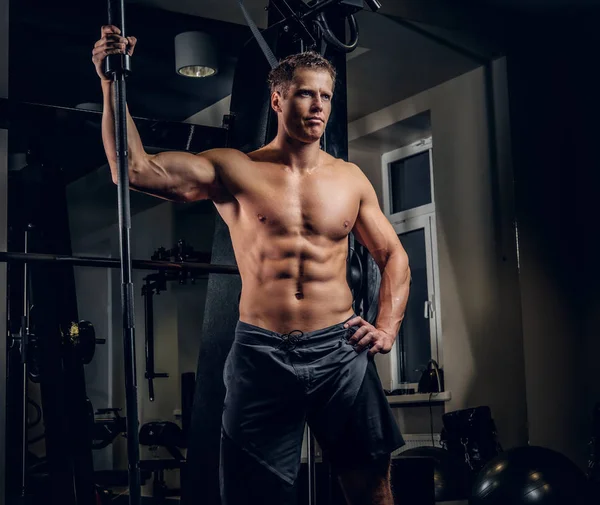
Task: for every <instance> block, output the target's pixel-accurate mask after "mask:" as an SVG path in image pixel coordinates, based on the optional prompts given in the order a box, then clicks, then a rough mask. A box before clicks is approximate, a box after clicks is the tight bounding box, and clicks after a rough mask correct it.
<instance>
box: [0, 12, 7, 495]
mask: <svg viewBox="0 0 600 505" xmlns="http://www.w3.org/2000/svg"><path fill="white" fill-rule="evenodd" d="M8 4H9V0H0V100H2V99H8ZM7 179H8V130H4V129H0V251H6V246H7V244H6V240H7V226H8V221H7V219H6V211H7V208H6V202H7V200H8V198H7V195H8V188H7ZM4 300H6V263H2V264H0V301H1V302H0V335H2V336H4V335H6V303H4ZM0 401H1V402H5V401H6V339H5V338H0ZM5 413H6V409H5V408H4V405H3V404H0V505H4V490H5V489H6V485H5V482H4V478H5V458H4V455H5V452H6V444H5V438H4V437H5V432H6V418H5Z"/></svg>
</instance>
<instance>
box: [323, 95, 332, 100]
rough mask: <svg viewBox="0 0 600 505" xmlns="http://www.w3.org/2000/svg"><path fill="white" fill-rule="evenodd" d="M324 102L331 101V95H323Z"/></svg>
mask: <svg viewBox="0 0 600 505" xmlns="http://www.w3.org/2000/svg"><path fill="white" fill-rule="evenodd" d="M323 100H331V97H330V96H329V95H323Z"/></svg>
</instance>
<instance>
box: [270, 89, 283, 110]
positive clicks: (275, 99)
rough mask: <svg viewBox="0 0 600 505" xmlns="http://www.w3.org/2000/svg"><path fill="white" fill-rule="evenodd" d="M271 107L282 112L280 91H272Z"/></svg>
mask: <svg viewBox="0 0 600 505" xmlns="http://www.w3.org/2000/svg"><path fill="white" fill-rule="evenodd" d="M271 107H272V108H273V110H274V111H275V112H281V93H279V91H273V93H271Z"/></svg>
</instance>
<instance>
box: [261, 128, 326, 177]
mask: <svg viewBox="0 0 600 505" xmlns="http://www.w3.org/2000/svg"><path fill="white" fill-rule="evenodd" d="M271 147H273V148H274V149H276V150H277V151H278V158H279V159H280V161H281V163H282V164H284V165H285V166H286V167H289V168H290V169H291V170H293V171H298V172H308V171H311V170H313V169H315V168H317V166H318V165H319V159H320V156H321V147H320V143H319V142H318V141H317V142H313V143H311V144H305V143H303V142H299V141H297V140H294V139H292V138H290V137H288V136H287V135H282V134H279V135H277V137H275V139H274V140H273V142H271Z"/></svg>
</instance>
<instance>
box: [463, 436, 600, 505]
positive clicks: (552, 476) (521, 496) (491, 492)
mask: <svg viewBox="0 0 600 505" xmlns="http://www.w3.org/2000/svg"><path fill="white" fill-rule="evenodd" d="M588 486H589V484H588V481H587V479H586V477H585V474H584V473H583V471H581V470H580V469H579V468H578V467H577V466H576V465H575V464H574V463H573V462H572V461H571V460H569V459H568V458H567V457H565V456H563V455H562V454H560V453H558V452H556V451H552V450H550V449H546V448H544V447H534V446H531V447H518V448H515V449H511V450H509V451H507V452H504V453H502V454H500V455H498V456H497V457H496V458H494V459H493V460H491V461H490V462H489V463H488V464H487V465H486V466H485V467H483V468H482V470H481V472H480V473H479V475H478V476H477V478H476V479H475V482H474V484H473V490H472V494H471V498H470V499H469V505H521V504H523V505H525V504H526V505H533V504H535V505H583V504H586V505H587V504H589V503H590V502H589V501H588V500H587V498H588V497H589V488H588Z"/></svg>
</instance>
